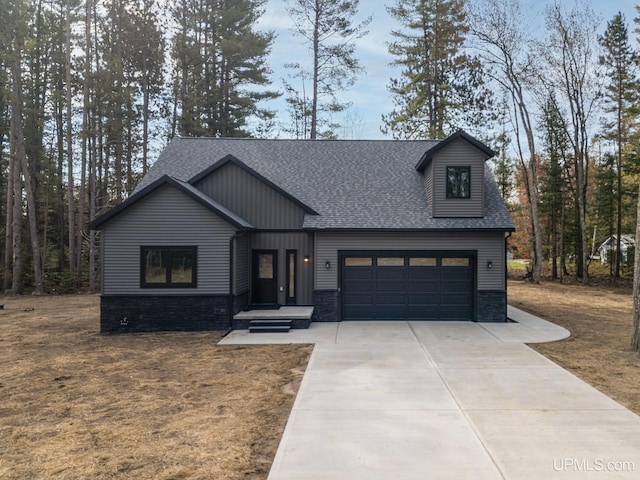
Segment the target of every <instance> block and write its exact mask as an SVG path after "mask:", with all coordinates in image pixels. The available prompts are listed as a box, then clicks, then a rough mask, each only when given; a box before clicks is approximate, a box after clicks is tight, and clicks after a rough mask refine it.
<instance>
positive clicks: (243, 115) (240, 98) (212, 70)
mask: <svg viewBox="0 0 640 480" xmlns="http://www.w3.org/2000/svg"><path fill="white" fill-rule="evenodd" d="M263 4H264V0H205V1H203V2H195V1H193V0H180V1H179V2H178V3H177V4H176V5H175V6H174V7H173V9H172V12H171V13H172V15H173V19H174V22H175V24H176V34H175V35H174V38H173V44H172V56H173V59H174V62H175V70H174V121H173V133H176V132H175V130H177V133H179V134H181V135H187V136H200V135H208V136H216V135H222V136H247V135H248V134H249V132H247V130H246V128H245V127H246V124H247V120H248V118H249V117H250V116H252V115H255V116H258V117H262V118H264V117H269V116H270V115H271V113H270V112H269V111H267V110H265V109H263V108H260V107H259V102H260V101H261V100H265V99H269V98H274V97H275V96H276V94H275V93H273V92H271V91H265V90H261V91H258V90H251V87H260V86H264V85H267V84H268V83H269V79H268V77H267V75H268V73H269V69H268V67H267V64H266V55H267V53H268V52H269V49H270V47H271V43H272V42H273V38H274V36H273V33H271V32H266V33H261V32H257V31H255V30H254V27H253V25H254V24H255V23H256V21H257V20H258V18H259V17H260V15H261V14H262V10H261V7H262V5H263Z"/></svg>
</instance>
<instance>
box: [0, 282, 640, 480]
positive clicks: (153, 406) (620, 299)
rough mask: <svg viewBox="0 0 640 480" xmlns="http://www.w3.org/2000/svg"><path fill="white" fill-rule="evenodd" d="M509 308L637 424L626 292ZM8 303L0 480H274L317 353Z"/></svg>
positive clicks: (91, 299) (81, 299) (554, 287)
mask: <svg viewBox="0 0 640 480" xmlns="http://www.w3.org/2000/svg"><path fill="white" fill-rule="evenodd" d="M509 302H510V303H511V304H512V305H514V306H516V307H519V308H522V309H523V310H526V311H529V312H531V313H534V314H536V315H539V316H541V317H544V318H547V319H549V320H551V321H553V322H555V323H558V324H560V325H563V326H564V327H566V328H568V329H569V330H570V331H571V332H572V335H571V337H570V338H569V339H567V340H564V341H560V342H554V343H548V344H538V345H532V347H533V348H535V349H536V350H538V351H539V352H541V353H542V354H544V355H546V356H547V357H549V358H550V359H552V360H553V361H555V362H557V363H558V364H560V365H562V366H563V367H565V368H567V369H568V370H570V371H572V372H573V373H575V374H576V375H578V376H579V377H581V378H582V379H584V380H585V381H587V382H589V383H590V384H592V385H594V386H595V387H596V388H598V389H600V390H601V391H602V392H604V393H606V394H607V395H609V396H611V397H613V398H615V399H616V400H618V401H619V402H620V403H622V404H623V405H625V406H627V407H628V408H630V409H631V410H633V411H634V412H636V413H638V414H640V354H638V353H637V352H633V351H631V349H630V348H629V341H630V332H631V303H632V302H631V292H630V290H629V289H628V288H626V289H614V288H607V287H581V286H572V285H559V284H554V283H545V284H543V285H531V284H529V283H524V282H515V281H511V282H510V283H509ZM0 303H4V304H5V308H4V310H0V479H21V480H22V479H41V478H53V479H77V478H92V479H107V478H117V479H129V478H130V479H134V478H135V479H143V478H144V479H147V478H148V479H152V478H153V479H181V478H185V479H186V478H188V479H216V480H217V479H240V478H242V479H264V478H266V476H267V474H268V472H269V468H270V466H271V463H272V461H273V456H274V455H275V451H276V449H277V446H278V442H279V440H280V437H281V435H282V431H283V429H284V426H285V423H286V420H287V418H288V415H289V412H290V410H291V407H292V405H293V401H294V399H295V394H296V392H297V390H298V386H299V384H300V381H301V379H302V375H303V373H304V370H305V368H306V364H307V361H308V359H309V355H310V353H311V346H309V345H280V346H278V345H268V346H218V345H216V344H217V342H218V340H219V339H220V337H221V334H220V333H219V332H197V333H162V334H129V335H101V334H99V333H98V332H97V330H98V310H99V309H98V303H99V297H98V296H60V297H17V298H5V299H3V300H0Z"/></svg>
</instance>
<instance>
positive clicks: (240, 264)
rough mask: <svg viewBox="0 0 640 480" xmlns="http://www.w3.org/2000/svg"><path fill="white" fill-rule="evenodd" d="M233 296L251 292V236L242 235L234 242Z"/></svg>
mask: <svg viewBox="0 0 640 480" xmlns="http://www.w3.org/2000/svg"><path fill="white" fill-rule="evenodd" d="M233 248H234V252H235V255H234V256H235V260H234V279H233V294H234V295H241V294H244V293H246V292H248V291H249V236H248V235H247V234H245V235H242V236H240V237H238V238H236V239H235V242H234V246H233Z"/></svg>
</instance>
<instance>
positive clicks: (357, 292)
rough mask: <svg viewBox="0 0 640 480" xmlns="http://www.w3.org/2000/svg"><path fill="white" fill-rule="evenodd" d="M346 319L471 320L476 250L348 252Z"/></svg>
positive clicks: (343, 286)
mask: <svg viewBox="0 0 640 480" xmlns="http://www.w3.org/2000/svg"><path fill="white" fill-rule="evenodd" d="M340 258H341V280H342V282H341V302H342V319H343V320H452V321H455V320H466V321H468V320H473V298H474V295H473V292H474V288H475V287H474V281H473V278H474V268H473V265H474V258H475V257H474V255H473V254H470V253H468V252H446V253H429V252H425V253H416V254H406V253H400V254H398V253H395V254H394V253H389V254H385V253H376V254H375V255H374V254H368V253H366V252H357V253H353V254H352V253H345V254H343V255H341V257H340Z"/></svg>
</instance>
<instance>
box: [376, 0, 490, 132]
mask: <svg viewBox="0 0 640 480" xmlns="http://www.w3.org/2000/svg"><path fill="white" fill-rule="evenodd" d="M464 7H465V0H397V3H396V5H395V6H394V7H390V8H388V11H389V13H390V14H391V16H392V17H394V18H395V19H396V20H398V21H399V22H400V24H401V25H402V27H403V29H402V30H397V31H393V32H392V35H393V36H394V37H395V38H396V40H395V41H394V42H392V43H390V44H389V53H390V54H391V55H393V56H394V57H395V60H394V61H393V64H394V65H397V66H400V67H401V68H402V73H401V77H400V78H395V79H391V83H390V84H389V85H388V87H387V88H388V89H389V91H390V92H391V94H392V95H393V101H394V104H395V107H396V108H395V109H394V110H393V111H392V112H391V113H390V114H388V115H384V116H383V121H384V124H385V125H384V127H383V129H382V131H383V132H384V133H386V134H388V133H391V134H393V136H394V137H395V138H444V137H446V136H447V135H448V134H450V133H452V132H453V131H455V130H457V129H458V128H460V127H463V126H465V127H469V126H474V125H478V124H482V123H483V122H484V120H485V119H483V112H485V111H486V109H487V105H488V104H490V103H491V95H490V92H489V91H488V89H487V88H486V87H485V86H484V83H483V77H484V76H483V75H482V69H481V64H480V62H479V61H478V59H477V58H475V57H472V56H469V55H467V54H465V53H464V52H463V50H464V42H465V35H466V33H467V31H468V27H467V24H466V14H465V10H464Z"/></svg>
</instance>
